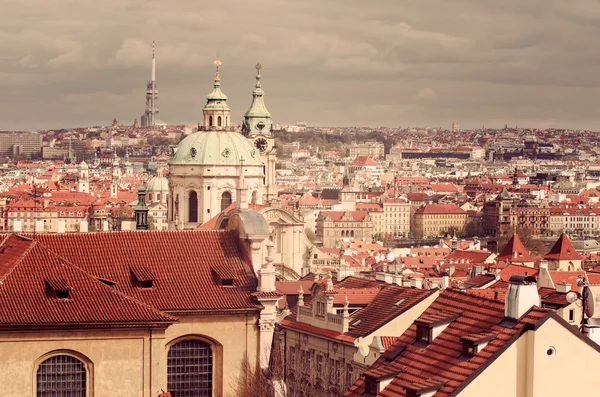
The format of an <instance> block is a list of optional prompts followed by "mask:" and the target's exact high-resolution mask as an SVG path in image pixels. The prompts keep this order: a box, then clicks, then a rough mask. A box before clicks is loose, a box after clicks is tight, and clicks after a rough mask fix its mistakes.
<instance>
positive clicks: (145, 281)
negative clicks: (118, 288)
mask: <svg viewBox="0 0 600 397" xmlns="http://www.w3.org/2000/svg"><path fill="white" fill-rule="evenodd" d="M129 269H130V270H131V274H132V276H133V279H134V284H136V286H137V287H138V288H142V289H151V288H153V287H154V280H155V279H156V277H155V276H154V273H152V272H151V271H150V269H148V268H147V267H146V266H137V265H136V266H131V267H130V268H129Z"/></svg>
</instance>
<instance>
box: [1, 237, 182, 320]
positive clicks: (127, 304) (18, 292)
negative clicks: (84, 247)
mask: <svg viewBox="0 0 600 397" xmlns="http://www.w3.org/2000/svg"><path fill="white" fill-rule="evenodd" d="M25 246H26V249H25V250H24V249H23V248H25ZM2 249H3V250H4V252H3V255H4V254H7V253H8V254H10V253H13V254H15V255H14V256H19V258H18V259H17V260H16V261H15V262H14V263H13V265H12V269H11V270H12V271H11V272H10V273H6V274H5V276H4V278H3V282H2V283H1V284H0V324H2V325H11V326H31V325H36V326H44V325H55V324H65V325H69V324H70V325H94V326H100V325H104V324H125V323H126V324H127V325H128V326H131V325H135V324H139V325H144V324H146V325H147V324H157V323H165V324H168V323H172V322H175V321H177V319H176V318H175V317H172V316H170V315H168V314H165V313H162V312H160V311H159V310H157V309H154V308H153V307H151V306H149V305H147V304H145V303H143V302H141V301H139V300H137V299H135V298H132V297H130V296H127V295H125V294H123V293H121V292H120V291H118V290H117V289H115V288H112V287H110V286H108V285H105V284H103V283H102V282H100V281H98V280H97V279H95V278H94V277H92V276H90V275H89V274H87V273H86V272H84V271H83V270H81V269H80V268H78V267H76V266H74V265H72V264H71V263H69V262H68V261H66V260H65V259H64V258H61V257H59V256H58V255H56V254H55V253H53V252H50V251H49V250H48V249H47V248H45V247H44V246H43V245H41V244H39V243H38V242H36V241H32V240H29V239H26V238H23V237H19V236H10V237H9V238H8V239H7V240H6V241H5V242H4V244H3V245H2ZM19 254H20V255H19ZM58 291H61V292H62V291H68V294H67V295H65V297H64V298H63V296H61V295H58Z"/></svg>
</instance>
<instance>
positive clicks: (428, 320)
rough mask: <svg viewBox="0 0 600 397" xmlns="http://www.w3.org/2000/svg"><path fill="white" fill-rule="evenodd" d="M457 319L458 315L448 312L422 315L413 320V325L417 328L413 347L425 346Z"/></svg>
mask: <svg viewBox="0 0 600 397" xmlns="http://www.w3.org/2000/svg"><path fill="white" fill-rule="evenodd" d="M457 318H458V314H455V313H448V312H439V313H434V314H430V315H422V316H421V317H419V318H418V319H417V320H415V325H416V326H417V340H416V341H415V345H419V346H421V347H425V346H427V345H428V344H430V343H431V342H433V340H434V339H435V338H436V337H437V336H438V335H439V334H441V333H442V331H444V330H445V329H446V327H447V326H448V325H449V324H450V323H451V322H452V321H454V320H456V319H457Z"/></svg>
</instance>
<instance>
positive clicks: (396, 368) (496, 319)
mask: <svg viewBox="0 0 600 397" xmlns="http://www.w3.org/2000/svg"><path fill="white" fill-rule="evenodd" d="M440 313H446V315H448V316H451V317H449V318H452V317H454V316H455V318H454V319H453V320H451V322H450V323H449V324H448V326H447V327H446V328H445V329H444V330H443V331H442V333H441V334H440V335H439V336H437V337H436V338H435V339H434V340H433V341H432V342H431V343H429V344H428V345H426V346H425V347H423V346H422V345H415V342H416V340H417V332H416V331H417V327H416V325H415V324H413V325H411V327H410V328H409V329H408V330H406V332H404V334H403V335H402V336H401V337H400V338H398V339H397V340H396V341H395V342H394V343H393V345H392V346H390V348H389V349H388V350H387V351H386V352H385V353H384V354H382V356H381V357H380V358H379V359H378V360H377V361H376V362H375V363H374V364H373V365H372V366H371V367H370V368H369V369H368V370H367V371H366V372H365V374H366V375H368V376H373V377H375V378H380V377H385V376H392V377H393V379H392V380H391V382H390V383H389V384H388V385H387V386H386V387H385V389H384V390H382V392H380V394H379V395H385V396H404V395H406V389H405V388H406V387H412V386H415V387H419V386H420V385H421V386H422V384H423V383H427V385H430V386H431V385H433V383H435V384H441V388H440V389H439V391H438V392H437V393H435V395H436V396H448V395H450V394H451V393H453V392H455V391H457V389H458V388H459V387H461V386H462V385H464V384H465V383H468V382H469V381H470V380H471V379H472V378H473V377H475V376H476V371H478V370H480V369H482V368H483V367H482V366H484V365H489V364H490V363H491V362H492V361H493V360H495V358H496V357H497V356H498V355H499V354H501V351H502V350H503V349H504V348H505V347H506V346H507V345H510V344H512V343H513V342H514V341H516V340H517V339H518V337H519V336H520V335H522V333H523V332H525V331H526V330H528V329H532V328H533V326H534V325H536V324H539V323H540V322H541V321H543V320H544V319H545V318H547V317H548V316H552V315H553V313H551V312H549V311H548V310H546V309H539V308H536V307H534V308H533V309H531V310H530V311H529V312H528V313H527V314H526V315H524V316H523V317H522V318H521V319H520V320H519V321H518V322H517V324H516V325H515V326H514V327H512V328H508V327H503V326H501V325H500V323H501V322H502V320H503V319H504V303H503V302H499V301H495V300H490V299H485V298H481V297H477V296H474V295H470V294H465V293H462V292H458V291H455V290H445V291H443V292H442V293H441V294H440V296H439V297H438V298H437V299H436V300H435V301H434V302H433V303H432V304H431V305H430V306H429V308H427V309H426V310H425V312H424V313H423V314H422V315H421V317H419V319H427V318H433V317H436V316H439V314H440ZM417 321H419V320H417ZM473 334H486V335H496V336H495V337H494V338H493V339H492V340H491V341H490V342H489V343H488V344H487V346H486V347H485V348H484V349H483V350H482V351H480V352H479V353H478V354H477V355H475V357H473V358H471V359H470V360H461V359H459V357H460V356H461V353H462V343H461V338H462V337H467V336H469V335H473ZM397 348H398V349H402V348H403V350H401V351H400V352H399V353H398V351H395V350H396V349H397ZM393 355H395V356H396V357H393ZM427 385H426V386H427ZM364 392H365V376H364V375H363V376H361V377H360V378H359V379H358V380H357V381H356V382H354V384H353V385H352V386H351V387H350V389H349V390H348V391H347V392H346V393H345V394H344V396H346V397H359V396H362V395H363V393H364Z"/></svg>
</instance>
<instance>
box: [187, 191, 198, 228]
mask: <svg viewBox="0 0 600 397" xmlns="http://www.w3.org/2000/svg"><path fill="white" fill-rule="evenodd" d="M192 197H195V199H194V200H195V204H196V209H195V215H196V219H195V220H194V219H193V217H192V208H193V205H192V204H193V202H192ZM187 202H188V203H187V204H188V205H187V206H188V211H187V221H188V222H189V223H198V222H199V220H200V218H199V214H200V211H199V209H198V206H199V205H198V192H196V191H195V190H190V191H189V192H188V199H187Z"/></svg>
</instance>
